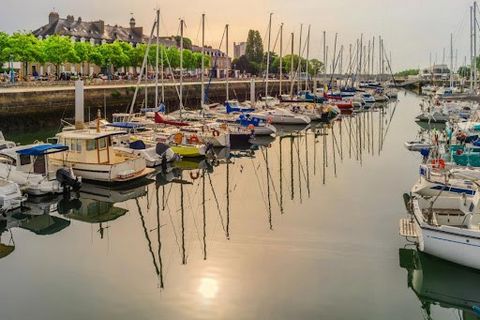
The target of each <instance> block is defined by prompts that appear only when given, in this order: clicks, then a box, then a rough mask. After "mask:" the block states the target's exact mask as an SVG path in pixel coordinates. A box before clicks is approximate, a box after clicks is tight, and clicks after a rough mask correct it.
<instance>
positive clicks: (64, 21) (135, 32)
mask: <svg viewBox="0 0 480 320" xmlns="http://www.w3.org/2000/svg"><path fill="white" fill-rule="evenodd" d="M32 34H33V35H35V36H36V37H37V38H38V39H40V40H41V39H46V38H48V37H50V36H53V35H59V36H65V37H69V38H71V40H72V41H73V42H90V43H91V44H92V45H100V44H104V43H112V42H114V41H123V42H128V43H130V44H131V45H132V46H136V45H137V44H139V43H147V42H148V40H149V36H147V35H145V34H144V28H143V27H142V26H137V25H136V21H135V18H133V17H132V18H131V19H130V21H129V25H128V26H127V27H124V26H119V25H113V26H112V25H109V24H106V23H105V22H104V21H103V20H97V21H83V19H82V18H81V17H78V18H74V16H72V15H68V16H67V17H66V18H61V17H60V16H59V14H58V13H57V12H51V13H50V14H49V15H48V23H47V24H46V25H44V26H42V27H40V28H38V29H36V30H34V31H33V32H32ZM155 42H156V38H153V39H152V43H155ZM159 43H160V44H161V45H164V46H166V47H175V46H176V47H178V43H177V41H176V39H175V37H173V36H172V37H159ZM192 50H193V51H196V52H201V51H202V48H201V47H198V46H192ZM205 53H206V54H207V55H208V56H210V57H211V58H212V66H214V65H216V67H217V68H218V69H219V73H217V74H218V75H219V76H220V75H221V74H223V73H224V71H222V70H226V69H227V68H230V66H231V58H229V57H227V56H226V54H225V53H224V52H222V51H221V50H217V49H213V48H212V47H205ZM215 62H216V63H215ZM52 71H54V69H53V66H51V65H48V64H46V65H39V64H31V66H30V69H29V73H30V74H40V75H43V74H45V73H46V74H52ZM100 71H101V70H100V68H99V67H98V66H94V65H85V64H79V65H71V64H65V65H63V66H62V70H60V72H72V73H81V74H89V75H93V74H98V73H99V72H100ZM123 71H124V72H129V73H132V72H133V71H134V70H133V68H129V70H123Z"/></svg>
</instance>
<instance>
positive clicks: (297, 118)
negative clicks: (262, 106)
mask: <svg viewBox="0 0 480 320" xmlns="http://www.w3.org/2000/svg"><path fill="white" fill-rule="evenodd" d="M252 116H254V117H256V118H259V119H261V120H264V121H266V122H270V123H273V124H309V123H310V122H311V120H310V118H309V117H306V116H303V115H295V114H291V113H287V112H285V113H276V112H268V111H266V112H263V113H254V114H252Z"/></svg>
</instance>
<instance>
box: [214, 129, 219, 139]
mask: <svg viewBox="0 0 480 320" xmlns="http://www.w3.org/2000/svg"><path fill="white" fill-rule="evenodd" d="M212 134H213V136H214V137H218V136H220V131H218V130H217V129H212Z"/></svg>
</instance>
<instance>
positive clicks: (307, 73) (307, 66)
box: [305, 25, 311, 91]
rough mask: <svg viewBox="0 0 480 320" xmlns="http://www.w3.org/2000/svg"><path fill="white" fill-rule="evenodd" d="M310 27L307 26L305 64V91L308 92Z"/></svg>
mask: <svg viewBox="0 0 480 320" xmlns="http://www.w3.org/2000/svg"><path fill="white" fill-rule="evenodd" d="M310 27H311V25H308V31H307V60H306V62H305V73H306V76H305V91H308V76H309V69H310V68H309V65H310Z"/></svg>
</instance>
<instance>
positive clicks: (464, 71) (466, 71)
mask: <svg viewBox="0 0 480 320" xmlns="http://www.w3.org/2000/svg"><path fill="white" fill-rule="evenodd" d="M458 74H459V75H460V77H462V78H469V77H470V67H460V68H458Z"/></svg>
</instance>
